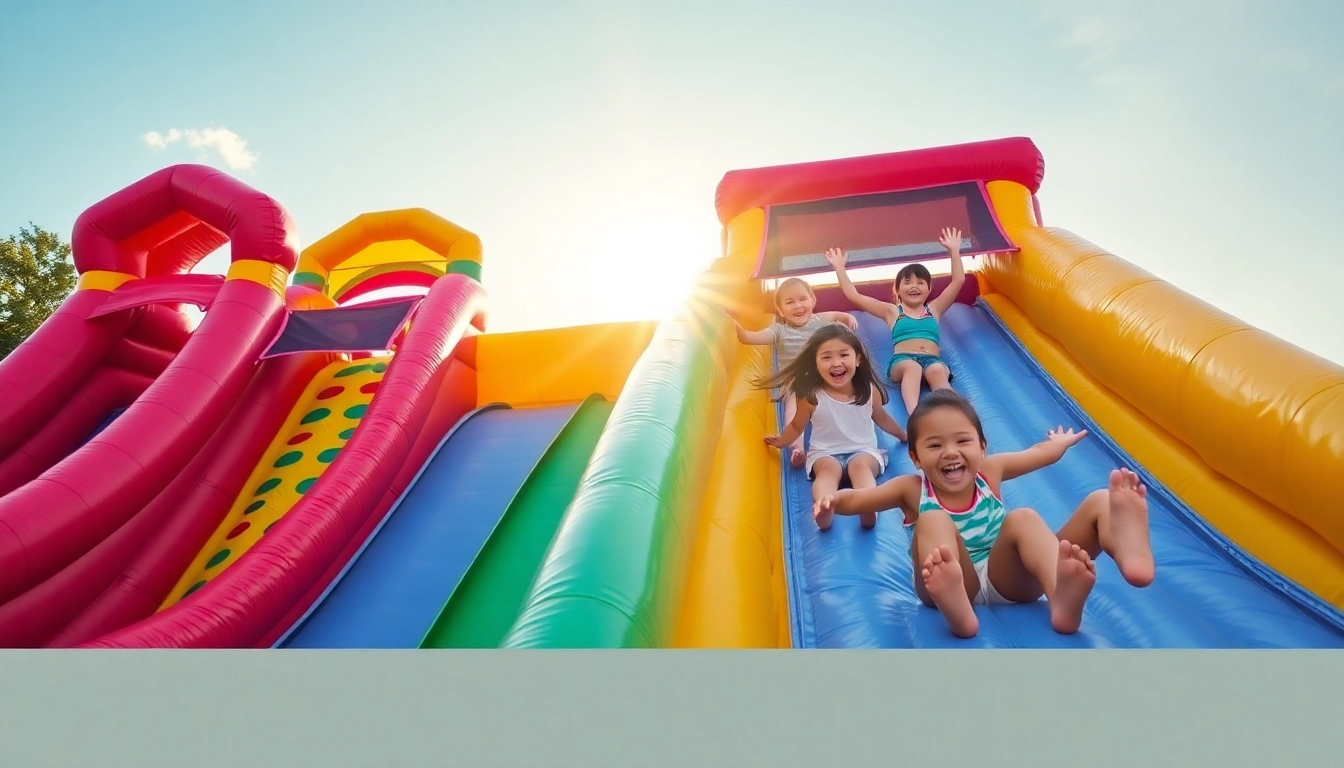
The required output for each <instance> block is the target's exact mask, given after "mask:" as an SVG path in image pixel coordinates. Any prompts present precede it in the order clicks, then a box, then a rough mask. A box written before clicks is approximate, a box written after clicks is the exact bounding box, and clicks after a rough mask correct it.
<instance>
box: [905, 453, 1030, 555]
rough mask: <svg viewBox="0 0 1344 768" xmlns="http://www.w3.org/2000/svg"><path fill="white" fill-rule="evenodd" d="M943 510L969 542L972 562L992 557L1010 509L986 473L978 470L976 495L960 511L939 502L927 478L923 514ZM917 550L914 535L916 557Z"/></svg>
mask: <svg viewBox="0 0 1344 768" xmlns="http://www.w3.org/2000/svg"><path fill="white" fill-rule="evenodd" d="M940 509H941V510H942V511H944V512H946V513H947V514H948V515H949V516H951V518H952V522H953V523H955V524H956V526H957V532H958V533H960V534H961V540H962V541H964V542H966V551H967V552H969V553H970V555H971V563H972V564H975V565H979V564H980V563H981V562H982V561H983V560H984V559H985V558H987V557H989V550H990V548H992V547H993V546H994V542H995V541H997V540H998V538H999V531H1001V530H1003V518H1004V516H1005V515H1007V514H1008V510H1007V509H1006V508H1005V507H1004V505H1003V500H1002V499H1000V498H999V497H998V496H995V495H994V491H993V490H992V489H991V488H990V487H989V482H988V481H986V480H985V476H984V475H982V474H980V473H978V472H977V473H976V475H975V497H974V498H973V499H972V501H971V506H970V507H969V508H968V509H964V510H960V511H957V510H952V509H948V508H947V507H945V506H943V504H942V502H940V501H938V495H937V494H936V493H935V492H934V490H933V485H932V484H930V483H929V479H928V478H927V477H926V478H924V484H923V488H921V489H920V492H919V514H921V515H922V514H924V513H925V512H933V511H936V510H940ZM906 527H911V526H906ZM914 552H915V537H914V536H911V537H910V554H911V556H912V557H913V556H914Z"/></svg>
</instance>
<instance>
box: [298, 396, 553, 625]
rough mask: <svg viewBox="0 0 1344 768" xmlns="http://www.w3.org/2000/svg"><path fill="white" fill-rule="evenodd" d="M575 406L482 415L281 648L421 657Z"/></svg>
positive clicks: (433, 464) (463, 429)
mask: <svg viewBox="0 0 1344 768" xmlns="http://www.w3.org/2000/svg"><path fill="white" fill-rule="evenodd" d="M576 410H578V404H572V405H565V406H556V407H546V408H529V409H519V410H514V409H511V408H506V407H495V408H490V407H486V408H482V409H480V410H478V411H476V412H474V413H472V414H469V415H468V416H467V417H466V418H465V419H464V420H463V421H462V422H460V423H459V424H458V425H457V426H456V427H454V428H453V430H452V431H451V432H450V433H449V434H448V435H447V436H445V437H444V439H443V441H442V442H441V443H440V444H439V446H438V448H437V449H436V450H435V452H434V453H433V454H432V455H431V456H430V458H429V460H428V461H427V462H426V463H425V466H424V467H423V468H422V469H421V470H420V473H419V474H418V475H417V476H416V478H415V480H414V481H412V484H411V486H410V487H409V488H407V489H406V491H405V493H403V494H402V496H401V498H400V499H398V500H397V503H396V504H395V505H393V507H392V508H391V509H390V510H389V511H388V514H387V517H386V518H385V519H384V521H383V523H382V524H381V526H380V527H379V528H378V529H376V530H375V531H374V532H373V534H372V535H371V536H370V537H369V541H368V543H367V544H366V545H365V546H364V548H363V549H362V550H361V551H360V552H358V553H356V555H355V556H354V557H353V558H352V559H351V562H350V564H349V565H348V566H347V567H346V569H345V571H344V572H343V573H342V574H341V575H340V576H338V577H337V579H336V581H335V582H334V583H333V585H332V586H331V588H329V589H328V590H327V592H326V594H324V595H323V596H322V597H321V598H319V600H318V601H317V603H316V605H314V607H313V608H312V609H311V610H310V611H309V612H308V614H307V615H306V616H305V617H304V618H303V619H301V620H300V621H299V622H298V623H297V624H296V626H295V628H293V629H291V630H290V631H289V632H288V633H287V634H286V635H285V636H283V637H281V638H280V640H278V641H277V642H276V644H275V647H278V648H416V647H418V646H419V644H420V641H421V639H423V637H424V635H425V632H426V631H428V630H429V627H430V625H432V624H433V623H434V619H435V617H437V616H438V615H439V611H440V610H441V609H442V608H443V605H444V603H445V602H447V600H448V596H449V595H450V594H452V591H453V589H454V588H455V587H456V586H457V584H458V582H459V581H460V580H461V579H462V575H463V574H464V573H465V572H466V570H467V568H468V566H470V565H471V562H472V560H473V559H475V557H476V554H477V553H478V552H479V551H480V549H481V546H482V545H483V544H484V543H485V540H486V539H487V538H488V537H489V536H490V533H491V531H493V530H494V529H495V526H496V525H497V524H498V523H499V520H500V518H501V517H502V516H503V515H504V511H505V510H506V509H507V508H508V506H509V502H511V501H512V500H513V496H514V494H515V493H516V492H517V491H518V488H519V487H520V486H521V485H522V484H523V481H524V480H526V479H527V476H528V474H529V473H530V472H531V471H532V469H533V467H535V466H536V464H537V462H538V461H539V460H540V459H541V457H542V454H543V453H545V451H546V448H547V447H548V446H550V444H551V443H552V442H553V441H554V440H555V438H556V436H557V435H558V434H559V433H560V430H561V429H562V428H563V427H564V426H565V424H566V423H567V422H568V421H569V420H570V417H572V416H573V415H574V412H575V411H576Z"/></svg>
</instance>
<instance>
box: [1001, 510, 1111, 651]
mask: <svg viewBox="0 0 1344 768" xmlns="http://www.w3.org/2000/svg"><path fill="white" fill-rule="evenodd" d="M985 575H986V576H987V577H988V578H989V583H990V585H991V586H992V587H993V588H994V590H995V591H996V592H998V593H999V594H1000V595H1002V596H1003V598H1004V599H1005V600H1011V601H1012V602H1015V603H1029V602H1032V601H1034V600H1037V599H1039V598H1040V596H1041V595H1042V594H1044V595H1045V599H1046V600H1048V601H1049V602H1050V626H1052V627H1054V629H1055V631H1056V632H1059V633H1062V634H1066V635H1067V634H1072V633H1074V632H1077V631H1078V627H1079V625H1080V624H1082V621H1083V605H1084V604H1086V603H1087V597H1088V595H1090V594H1091V593H1092V587H1093V586H1094V585H1095V584H1096V582H1097V570H1096V565H1095V564H1094V563H1093V562H1092V558H1091V557H1090V556H1089V555H1088V554H1087V551H1086V550H1085V549H1084V548H1082V547H1081V546H1079V545H1078V544H1076V543H1070V542H1068V541H1063V540H1060V539H1058V538H1056V537H1055V533H1054V531H1051V530H1050V527H1049V526H1047V525H1046V524H1045V521H1044V520H1042V519H1041V516H1040V515H1038V514H1036V511H1035V510H1032V509H1014V510H1013V511H1011V512H1009V513H1008V516H1007V517H1005V518H1004V520H1003V528H1002V529H1001V530H1000V532H999V538H998V540H996V541H995V542H994V546H993V547H992V548H991V549H990V550H989V567H988V569H987V570H986V572H985Z"/></svg>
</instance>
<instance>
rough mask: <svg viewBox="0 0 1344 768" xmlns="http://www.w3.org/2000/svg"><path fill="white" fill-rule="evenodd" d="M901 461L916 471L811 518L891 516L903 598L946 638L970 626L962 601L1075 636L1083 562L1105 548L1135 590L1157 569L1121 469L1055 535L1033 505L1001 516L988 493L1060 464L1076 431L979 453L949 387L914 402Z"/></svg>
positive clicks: (978, 433)
mask: <svg viewBox="0 0 1344 768" xmlns="http://www.w3.org/2000/svg"><path fill="white" fill-rule="evenodd" d="M906 428H907V430H908V432H909V437H910V440H909V446H910V458H911V459H912V460H913V461H914V463H915V466H917V467H919V468H920V469H921V470H922V471H923V474H924V476H923V477H920V476H918V475H902V476H900V477H897V478H893V479H892V480H889V481H887V482H885V483H883V484H882V485H880V486H877V487H875V488H867V489H856V490H845V491H839V492H836V493H832V494H830V495H828V496H823V497H819V500H818V501H817V503H816V511H815V513H814V514H816V515H818V516H821V515H829V514H841V515H873V514H875V513H877V512H879V511H881V510H887V509H900V510H901V512H902V513H904V515H905V525H906V526H908V527H911V528H913V533H912V536H911V537H910V556H911V558H912V560H913V563H914V567H915V585H914V586H915V593H916V594H917V595H918V596H919V599H920V601H921V602H923V603H924V604H925V605H929V606H931V607H934V608H937V609H938V610H939V611H941V612H942V614H943V618H944V619H945V620H946V621H947V625H948V627H949V628H950V629H951V630H952V633H953V634H954V635H956V636H957V637H963V638H965V637H972V636H974V635H975V633H976V632H977V631H979V628H980V623H979V619H978V618H977V617H976V615H975V610H974V609H973V608H972V605H973V604H987V605H993V604H1003V603H1029V602H1034V601H1036V600H1038V599H1040V597H1041V596H1042V595H1044V596H1045V599H1046V600H1047V601H1048V602H1049V605H1050V625H1051V626H1052V627H1053V628H1054V630H1055V631H1056V632H1059V633H1061V634H1071V633H1073V632H1076V631H1078V627H1079V626H1080V624H1081V623H1082V619H1083V606H1084V604H1085V603H1086V602H1087V598H1088V595H1089V594H1091V592H1092V587H1093V586H1094V585H1095V584H1096V580H1097V573H1096V565H1095V563H1094V562H1093V560H1094V559H1095V558H1097V557H1100V556H1101V553H1102V552H1105V553H1107V554H1109V555H1110V556H1111V558H1112V559H1113V560H1115V562H1116V565H1118V566H1119V567H1120V573H1121V575H1122V576H1123V577H1124V579H1125V581H1127V582H1129V583H1130V584H1131V585H1133V586H1135V587H1146V586H1148V585H1149V584H1150V583H1152V581H1153V578H1154V576H1155V575H1156V571H1157V566H1156V563H1155V562H1154V560H1153V551H1152V547H1151V544H1150V542H1149V534H1148V503H1147V498H1146V494H1147V490H1146V489H1145V488H1144V486H1143V484H1142V483H1140V482H1139V479H1138V476H1137V475H1135V474H1134V473H1133V472H1130V471H1129V470H1127V469H1117V470H1114V471H1112V472H1111V476H1110V484H1109V486H1108V487H1107V488H1105V489H1102V490H1096V491H1093V492H1092V493H1091V494H1089V495H1088V496H1087V497H1086V498H1084V499H1083V502H1082V503H1081V504H1079V505H1078V509H1077V510H1076V511H1075V512H1074V513H1073V516H1072V517H1070V518H1069V520H1068V521H1067V522H1066V523H1064V525H1063V526H1062V527H1061V528H1060V529H1059V530H1058V531H1055V532H1052V531H1051V530H1050V528H1049V527H1047V526H1046V524H1045V521H1044V520H1042V519H1041V516H1040V515H1038V514H1037V513H1036V512H1035V511H1034V510H1032V509H1028V508H1025V507H1023V508H1018V509H1013V510H1009V509H1008V508H1007V506H1006V505H1005V504H1004V503H1003V496H1002V494H1001V493H1000V487H1001V485H1002V483H1003V481H1005V480H1011V479H1012V478H1015V477H1020V476H1022V475H1025V474H1028V473H1031V472H1034V471H1036V470H1038V469H1041V468H1042V467H1046V466H1049V465H1050V464H1054V463H1055V462H1057V461H1059V460H1060V459H1061V458H1063V456H1064V453H1065V451H1067V450H1068V449H1069V448H1070V447H1072V446H1073V445H1075V444H1076V443H1077V442H1078V441H1079V440H1082V439H1083V437H1084V436H1085V435H1086V434H1087V431H1086V430H1084V431H1081V432H1074V431H1073V430H1072V429H1070V430H1067V431H1066V430H1064V429H1063V428H1057V429H1054V430H1052V431H1051V432H1050V433H1049V434H1048V435H1047V436H1046V439H1045V440H1044V441H1043V442H1040V443H1037V444H1036V445H1034V446H1032V447H1030V448H1028V449H1026V450H1025V451H1017V452H1014V453H996V454H987V453H986V442H985V433H984V430H983V429H982V428H981V425H980V417H979V416H978V415H977V414H976V412H975V408H973V407H972V406H971V404H970V403H969V402H967V400H966V399H965V398H963V397H961V396H960V395H958V394H957V393H956V392H953V391H952V390H950V389H943V390H938V391H935V392H933V393H932V394H930V395H929V396H928V397H926V398H925V399H924V401H923V402H922V403H920V404H919V407H917V408H916V409H915V412H914V413H912V414H911V415H910V420H909V422H908V423H907V425H906Z"/></svg>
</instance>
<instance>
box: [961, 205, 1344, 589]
mask: <svg viewBox="0 0 1344 768" xmlns="http://www.w3.org/2000/svg"><path fill="white" fill-rule="evenodd" d="M988 188H989V193H990V197H991V200H992V202H993V204H994V207H995V209H996V211H997V213H998V216H999V218H1000V221H1001V223H1002V224H1003V226H1004V229H1005V231H1006V232H1007V233H1008V235H1009V237H1010V238H1012V240H1013V242H1015V243H1016V244H1017V245H1019V246H1020V247H1021V249H1022V250H1021V252H1019V253H1016V254H1008V255H999V256H992V257H988V258H987V259H986V260H985V264H984V268H983V271H982V274H981V288H982V293H985V294H988V295H986V298H985V300H986V303H987V304H989V306H990V307H991V308H992V309H994V311H995V312H996V313H997V314H998V315H999V316H1000V317H1001V318H1002V319H1003V320H1004V322H1005V323H1006V324H1007V325H1008V327H1009V328H1010V329H1011V330H1012V331H1013V333H1014V334H1015V335H1017V337H1018V338H1019V339H1020V340H1021V341H1022V342H1023V344H1024V345H1025V346H1026V347H1027V349H1028V350H1029V351H1030V352H1031V353H1032V355H1033V356H1035V357H1036V359H1037V360H1038V361H1039V362H1040V363H1041V364H1042V365H1043V366H1044V367H1045V368H1046V370H1047V371H1049V373H1050V374H1051V375H1052V376H1053V377H1054V378H1055V379H1056V380H1057V381H1058V382H1059V383H1060V385H1061V386H1063V387H1064V388H1065V389H1066V390H1067V391H1068V392H1069V394H1070V395H1071V396H1072V397H1074V398H1075V399H1076V400H1078V401H1079V403H1080V404H1081V405H1082V406H1083V407H1084V408H1085V409H1086V410H1087V411H1088V413H1089V414H1090V415H1091V416H1092V417H1093V418H1095V419H1096V420H1097V422H1098V423H1099V424H1100V426H1101V427H1102V428H1103V429H1104V430H1105V431H1106V432H1107V433H1108V434H1109V435H1111V436H1112V437H1113V438H1114V439H1115V440H1116V441H1117V442H1119V443H1120V445H1121V446H1122V447H1123V448H1124V449H1125V450H1126V451H1127V452H1128V453H1129V454H1130V455H1132V456H1133V457H1134V458H1135V459H1136V460H1138V461H1139V462H1141V463H1142V464H1143V465H1144V467H1145V468H1146V469H1148V470H1149V471H1150V472H1152V473H1153V474H1154V475H1155V476H1156V477H1157V478H1158V480H1160V481H1161V482H1162V483H1163V484H1164V485H1166V486H1167V487H1168V488H1169V489H1171V491H1172V492H1174V493H1175V494H1177V495H1178V496H1179V497H1180V498H1181V499H1182V500H1183V501H1185V502H1186V503H1187V504H1189V505H1190V506H1191V507H1192V508H1193V509H1194V511H1195V512H1196V513H1197V514H1199V515H1200V516H1201V517H1203V518H1204V519H1205V520H1206V521H1208V522H1209V523H1210V524H1211V525H1213V526H1214V527H1215V528H1217V529H1218V530H1219V531H1221V532H1222V533H1223V534H1224V535H1226V536H1228V537H1229V538H1230V539H1232V540H1233V541H1234V542H1236V543H1237V544H1238V545H1240V546H1241V547H1243V548H1244V549H1246V550H1247V551H1248V552H1250V553H1251V554H1252V555H1253V556H1255V557H1257V558H1259V559H1260V560H1261V561H1263V562H1264V563H1265V564H1266V565H1268V566H1269V567H1271V568H1273V569H1275V570H1276V571H1278V572H1279V573H1280V574H1282V575H1284V576H1286V577H1288V578H1289V579H1292V580H1293V581H1296V582H1297V583H1298V584H1300V585H1302V586H1303V587H1305V588H1306V589H1308V590H1310V591H1312V592H1314V593H1315V594H1317V595H1318V596H1320V597H1321V598H1323V599H1325V600H1327V601H1329V602H1330V603H1332V604H1334V605H1336V606H1339V607H1341V608H1344V554H1342V553H1344V504H1341V502H1340V496H1339V495H1338V494H1337V492H1335V489H1334V488H1333V487H1332V485H1333V483H1332V481H1334V480H1335V479H1337V478H1339V477H1341V476H1344V368H1341V367H1340V366H1338V365H1334V364H1333V363H1330V362H1329V361H1327V360H1324V359H1322V358H1320V357H1317V356H1315V355H1312V354H1310V353H1308V352H1306V351H1304V350H1301V349H1299V348H1297V347H1294V346H1292V345H1290V344H1288V343H1286V342H1284V341H1282V340H1280V339H1278V338H1276V337H1274V336H1272V335H1270V334H1268V333H1265V332H1264V331H1260V330H1258V329H1255V328H1252V327H1250V326H1248V325H1246V324H1245V323H1243V322H1241V321H1239V320H1237V319H1236V318H1234V317H1231V316H1230V315H1228V314H1226V313H1224V312H1221V311H1219V310H1218V309H1216V308H1214V307H1212V306H1210V305H1208V304H1205V303H1204V302H1202V301H1200V300H1198V299H1196V298H1194V297H1193V296H1190V295H1189V294H1186V293H1184V292H1183V291H1181V290H1179V289H1177V288H1176V287H1174V286H1172V285H1170V284H1169V283H1166V282H1164V281H1162V280H1160V279H1158V278H1157V277H1155V276H1153V275H1151V274H1149V273H1147V272H1145V271H1143V270H1141V269H1139V268H1137V267H1135V266H1133V265H1131V264H1129V263H1128V262H1125V261H1124V260H1122V259H1120V258H1118V257H1116V256H1114V255H1112V254H1110V253H1107V252H1106V251H1104V250H1102V249H1101V248H1099V247H1097V246H1095V245H1093V244H1091V243H1089V242H1087V241H1085V240H1082V239H1081V238H1078V237H1076V236H1074V235H1072V234H1071V233H1069V232H1066V231H1064V230H1060V229H1055V228H1043V227H1039V226H1037V224H1036V222H1035V220H1034V217H1033V215H1032V213H1031V204H1030V196H1029V194H1028V192H1027V190H1026V189H1025V188H1023V187H1022V186H1020V185H1017V184H1014V183H1010V182H993V183H991V184H989V185H988ZM1247 279H1251V277H1250V276H1247Z"/></svg>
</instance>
